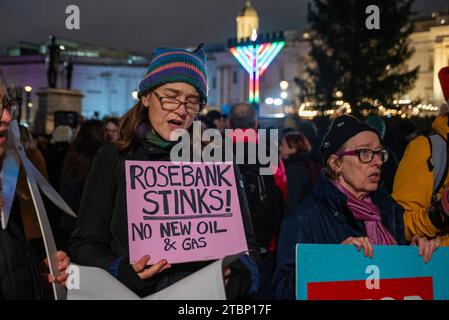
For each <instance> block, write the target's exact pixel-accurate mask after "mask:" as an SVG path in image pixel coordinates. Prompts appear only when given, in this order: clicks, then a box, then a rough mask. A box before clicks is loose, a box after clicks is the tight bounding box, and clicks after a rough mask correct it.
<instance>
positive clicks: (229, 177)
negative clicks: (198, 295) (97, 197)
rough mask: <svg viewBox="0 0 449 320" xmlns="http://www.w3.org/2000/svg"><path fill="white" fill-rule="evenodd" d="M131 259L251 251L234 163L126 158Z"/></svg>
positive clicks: (213, 256)
mask: <svg viewBox="0 0 449 320" xmlns="http://www.w3.org/2000/svg"><path fill="white" fill-rule="evenodd" d="M125 170H126V202H127V210H128V242H129V254H130V262H135V261H137V260H139V259H140V258H141V257H143V256H144V255H150V256H151V261H150V263H155V262H158V261H159V260H161V259H167V260H168V262H169V263H183V262H189V261H199V260H213V259H219V258H223V257H224V256H227V255H231V254H236V253H240V252H242V251H247V250H248V249H247V245H246V240H245V232H244V229H243V221H242V216H241V212H240V202H239V198H238V194H237V185H236V180H235V175H234V167H233V164H232V162H220V163H204V162H188V163H177V164H175V163H172V162H168V161H151V162H150V161H126V164H125Z"/></svg>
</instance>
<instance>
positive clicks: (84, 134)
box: [59, 120, 105, 247]
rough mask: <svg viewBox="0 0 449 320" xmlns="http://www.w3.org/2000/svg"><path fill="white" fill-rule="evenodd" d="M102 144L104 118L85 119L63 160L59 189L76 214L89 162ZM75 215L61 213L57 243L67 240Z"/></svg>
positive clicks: (65, 243)
mask: <svg viewBox="0 0 449 320" xmlns="http://www.w3.org/2000/svg"><path fill="white" fill-rule="evenodd" d="M104 144H105V139H104V127H103V122H101V121H100V120H88V121H86V122H84V123H83V124H82V125H81V127H80V129H79V131H78V133H77V135H76V138H75V140H74V141H73V143H72V144H71V145H70V148H69V150H68V152H67V156H66V158H65V160H64V164H63V168H62V173H61V182H60V188H59V193H60V195H61V196H62V197H63V198H64V200H65V201H66V202H67V204H68V205H69V206H70V207H71V208H72V210H73V211H74V212H75V213H76V214H77V213H78V210H79V206H80V202H81V195H82V194H83V189H84V184H85V182H86V178H87V175H88V173H89V169H90V166H91V164H92V161H93V159H94V158H95V156H96V154H97V152H98V150H99V149H100V148H101V147H102V146H103V145H104ZM75 222H76V219H75V218H73V217H71V216H69V215H67V214H64V215H62V218H61V224H60V236H59V242H60V243H59V244H60V245H61V246H62V247H65V246H66V245H67V244H68V241H69V239H70V236H71V233H72V231H73V228H74V227H75Z"/></svg>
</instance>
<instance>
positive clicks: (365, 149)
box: [273, 115, 440, 299]
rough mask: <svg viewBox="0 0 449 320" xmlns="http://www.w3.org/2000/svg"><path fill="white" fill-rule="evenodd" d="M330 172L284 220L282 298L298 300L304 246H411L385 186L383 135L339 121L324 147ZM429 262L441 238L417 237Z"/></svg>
mask: <svg viewBox="0 0 449 320" xmlns="http://www.w3.org/2000/svg"><path fill="white" fill-rule="evenodd" d="M320 151H321V154H322V156H323V158H324V161H325V164H326V169H325V171H323V172H322V174H321V176H320V177H319V179H318V181H317V183H316V185H315V187H314V189H313V191H312V193H311V194H310V195H309V197H308V198H307V199H306V200H304V201H303V202H302V203H301V204H300V205H299V206H298V208H297V209H296V210H295V212H294V213H293V214H291V215H290V216H288V217H287V218H286V219H284V221H283V223H282V229H281V234H280V237H279V243H278V255H277V266H276V271H275V273H274V280H273V289H274V294H275V296H276V297H277V298H278V299H294V296H295V295H294V288H295V247H296V245H297V244H298V243H319V244H343V245H353V246H355V247H356V248H357V250H359V251H360V250H363V253H364V255H365V256H369V257H372V256H373V254H374V252H373V245H398V244H399V245H402V244H407V242H406V241H405V236H404V222H403V209H402V207H401V206H399V205H398V204H397V203H396V202H395V201H394V200H393V198H392V197H391V196H390V195H389V193H388V192H387V191H386V190H385V189H383V188H382V187H379V180H380V171H381V167H382V165H383V164H384V163H385V162H386V161H387V160H388V151H387V150H385V149H384V148H383V146H382V144H381V142H380V138H379V134H378V132H377V131H376V130H375V129H374V128H372V127H371V126H369V125H367V124H366V123H364V122H361V121H359V120H358V119H357V118H355V117H352V116H348V115H343V116H340V117H338V118H336V119H335V120H334V121H333V122H332V125H331V127H330V129H329V131H328V132H327V134H326V135H325V137H324V139H323V142H322V144H321V148H320ZM411 243H412V244H413V245H419V251H418V252H419V254H420V255H421V256H422V257H423V259H424V262H428V261H429V260H430V258H431V257H432V253H433V252H434V251H435V250H436V249H437V248H438V246H439V245H440V239H439V238H435V239H431V240H428V239H427V238H425V237H420V236H415V237H413V238H412V239H411Z"/></svg>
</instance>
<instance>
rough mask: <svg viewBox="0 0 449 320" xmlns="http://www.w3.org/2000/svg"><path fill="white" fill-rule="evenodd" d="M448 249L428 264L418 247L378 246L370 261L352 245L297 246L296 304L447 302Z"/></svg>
mask: <svg viewBox="0 0 449 320" xmlns="http://www.w3.org/2000/svg"><path fill="white" fill-rule="evenodd" d="M448 266H449V248H446V247H442V248H438V250H437V251H435V252H434V254H433V256H432V259H431V260H430V262H429V263H427V264H425V263H424V262H423V259H422V257H421V256H419V255H418V247H416V246H374V257H373V258H372V259H371V258H367V257H365V256H364V255H363V252H359V251H357V249H356V248H355V247H354V246H351V245H324V244H298V245H297V246H296V298H297V299H298V300H434V299H435V300H447V299H449V270H448Z"/></svg>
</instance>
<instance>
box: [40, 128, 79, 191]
mask: <svg viewBox="0 0 449 320" xmlns="http://www.w3.org/2000/svg"><path fill="white" fill-rule="evenodd" d="M73 136H74V132H73V129H72V128H71V127H70V126H67V125H59V126H57V127H56V128H55V130H54V131H53V133H52V135H51V139H50V142H49V143H47V154H46V163H47V168H48V176H49V182H50V184H51V185H52V186H53V188H55V190H58V188H59V183H60V177H61V172H62V165H63V163H64V159H65V157H66V155H67V152H68V151H69V147H70V144H71V143H72V140H73Z"/></svg>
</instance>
